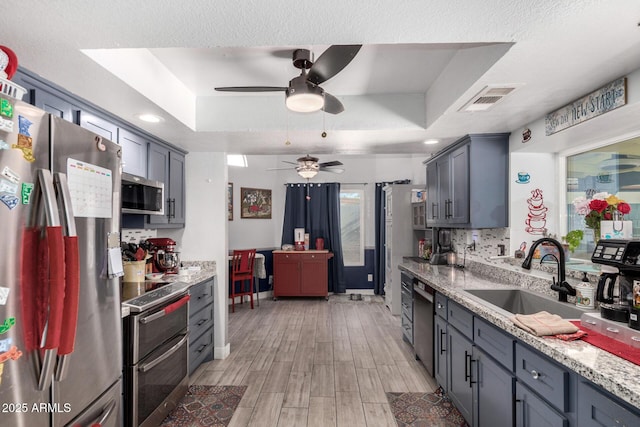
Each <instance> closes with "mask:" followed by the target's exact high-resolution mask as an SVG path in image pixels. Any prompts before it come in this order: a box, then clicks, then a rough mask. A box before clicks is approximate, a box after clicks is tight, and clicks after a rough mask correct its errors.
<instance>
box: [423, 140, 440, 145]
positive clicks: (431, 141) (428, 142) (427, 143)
mask: <svg viewBox="0 0 640 427" xmlns="http://www.w3.org/2000/svg"><path fill="white" fill-rule="evenodd" d="M439 142H440V141H438V140H437V139H427V140H426V141H425V142H424V143H425V144H426V145H433V144H437V143H439Z"/></svg>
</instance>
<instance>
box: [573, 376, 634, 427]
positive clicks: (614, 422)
mask: <svg viewBox="0 0 640 427" xmlns="http://www.w3.org/2000/svg"><path fill="white" fill-rule="evenodd" d="M578 396H579V399H578V425H579V426H580V427H601V426H619V427H631V426H640V411H638V409H637V408H631V407H630V406H629V405H628V404H626V403H623V402H621V401H620V400H619V399H618V398H616V397H614V396H612V395H611V394H610V393H608V392H607V391H605V390H603V389H601V388H600V387H598V386H596V385H595V384H592V383H590V382H587V381H586V380H580V381H578Z"/></svg>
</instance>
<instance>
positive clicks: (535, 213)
mask: <svg viewBox="0 0 640 427" xmlns="http://www.w3.org/2000/svg"><path fill="white" fill-rule="evenodd" d="M527 207H528V208H529V213H528V214H527V218H526V219H525V221H524V223H525V224H526V227H525V228H524V230H525V231H526V232H527V233H529V234H536V235H538V234H539V235H543V234H545V233H546V232H547V228H546V225H547V211H548V210H549V209H548V208H547V207H546V206H545V205H544V198H543V197H542V190H540V189H539V188H536V189H535V190H531V197H530V198H528V199H527Z"/></svg>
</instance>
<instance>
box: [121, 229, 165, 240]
mask: <svg viewBox="0 0 640 427" xmlns="http://www.w3.org/2000/svg"><path fill="white" fill-rule="evenodd" d="M154 237H158V230H155V229H149V230H147V229H137V228H123V229H122V236H120V239H121V241H122V242H126V243H136V244H138V243H140V241H142V240H147V239H152V238H154Z"/></svg>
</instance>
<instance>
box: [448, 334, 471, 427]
mask: <svg viewBox="0 0 640 427" xmlns="http://www.w3.org/2000/svg"><path fill="white" fill-rule="evenodd" d="M447 335H448V339H447V344H448V349H447V350H448V351H449V360H448V361H449V369H448V373H449V375H448V377H449V392H448V393H449V397H450V398H451V400H452V401H453V403H454V404H455V405H456V408H458V410H459V411H460V413H461V414H462V416H463V417H464V419H465V420H467V422H468V423H469V425H473V395H474V384H477V380H476V379H475V378H474V379H472V372H471V370H472V367H471V365H472V357H473V343H472V342H471V341H469V340H468V339H467V338H466V337H465V336H464V335H462V334H461V333H460V332H458V330H457V329H456V328H454V327H452V326H451V325H449V326H448V329H447ZM474 377H475V376H474Z"/></svg>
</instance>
